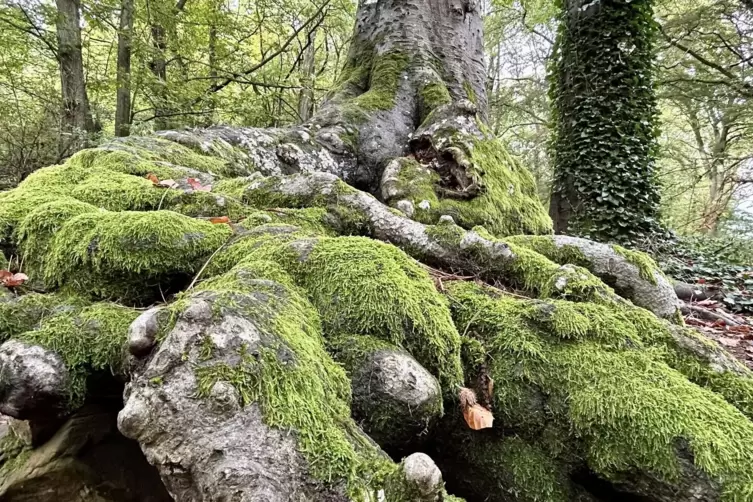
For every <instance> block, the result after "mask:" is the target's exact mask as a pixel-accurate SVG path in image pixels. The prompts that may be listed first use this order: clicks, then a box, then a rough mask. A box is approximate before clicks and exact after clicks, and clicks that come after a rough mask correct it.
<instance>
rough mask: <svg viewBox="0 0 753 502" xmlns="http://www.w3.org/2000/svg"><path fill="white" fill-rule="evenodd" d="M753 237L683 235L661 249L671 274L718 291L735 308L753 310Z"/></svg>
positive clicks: (715, 291)
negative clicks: (752, 238) (752, 239)
mask: <svg viewBox="0 0 753 502" xmlns="http://www.w3.org/2000/svg"><path fill="white" fill-rule="evenodd" d="M751 249H753V247H752V246H751V241H750V239H747V238H733V237H726V238H723V239H714V238H711V237H682V238H679V239H677V240H676V241H675V242H674V243H673V244H672V245H671V246H665V247H663V248H662V249H661V250H660V251H659V260H660V264H661V267H662V268H663V269H664V271H665V272H666V273H667V274H669V275H670V276H672V277H674V278H675V279H677V280H680V281H683V282H687V283H690V284H698V285H699V286H700V287H702V288H705V289H709V290H710V292H712V293H718V294H719V295H720V296H722V297H723V301H724V303H725V304H726V306H727V307H728V308H730V309H732V310H734V311H736V312H743V313H753V253H751Z"/></svg>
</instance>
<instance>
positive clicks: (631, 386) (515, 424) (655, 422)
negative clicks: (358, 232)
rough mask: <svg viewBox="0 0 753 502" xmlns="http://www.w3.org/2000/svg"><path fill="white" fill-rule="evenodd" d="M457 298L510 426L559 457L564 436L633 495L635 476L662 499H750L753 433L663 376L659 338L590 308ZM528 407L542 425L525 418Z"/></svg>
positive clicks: (671, 374)
mask: <svg viewBox="0 0 753 502" xmlns="http://www.w3.org/2000/svg"><path fill="white" fill-rule="evenodd" d="M450 294H451V297H452V298H453V308H454V313H455V322H456V323H458V324H461V325H465V326H467V332H468V333H469V335H470V336H472V337H474V338H475V339H477V340H478V341H479V342H480V343H481V344H482V345H483V346H484V347H485V348H486V350H487V351H488V360H487V364H488V366H489V371H490V373H491V376H492V378H493V379H494V380H495V382H496V384H495V389H496V391H495V395H494V409H495V413H497V415H498V418H499V419H501V421H502V422H503V423H505V426H506V427H510V428H513V429H517V430H519V431H521V434H522V437H523V438H524V439H526V440H527V441H534V442H536V443H537V444H540V445H542V447H545V448H547V450H546V451H548V452H549V453H550V454H551V455H552V456H553V457H554V458H556V457H557V453H558V452H557V451H556V449H555V448H553V446H552V444H551V441H550V439H549V438H550V437H551V435H552V432H551V430H547V429H548V428H551V426H552V425H553V424H555V425H557V429H556V433H555V437H556V438H557V441H558V442H560V443H561V442H563V441H564V442H568V441H571V442H573V441H574V442H575V444H576V445H577V450H576V451H580V452H582V453H581V455H582V457H581V460H582V461H583V462H585V463H587V465H588V466H589V468H590V469H591V470H593V471H594V472H596V473H598V474H599V475H600V476H601V477H603V478H606V479H610V480H613V481H614V482H615V483H618V484H621V485H622V486H623V488H624V489H627V490H628V491H634V492H636V491H637V492H638V493H640V490H641V487H640V483H637V484H631V482H630V479H634V478H631V476H629V475H628V474H629V473H635V472H639V473H640V476H642V478H641V479H643V481H642V482H643V483H647V485H646V486H650V487H651V489H653V490H656V491H657V492H661V493H673V491H674V492H676V493H682V492H683V490H691V489H693V488H694V487H695V488H697V489H699V490H701V492H703V493H705V494H706V496H708V497H711V498H712V499H713V498H715V496H714V494H715V493H716V494H717V495H718V494H721V497H722V500H746V499H748V498H750V497H753V475H752V474H751V471H750V469H749V468H748V465H749V464H750V462H751V460H753V447H751V444H753V422H751V421H750V420H749V419H748V418H747V417H745V415H743V414H742V413H741V412H740V411H739V410H738V409H737V408H735V407H734V406H732V405H731V404H730V403H729V402H727V401H726V400H725V399H724V398H723V397H722V396H721V395H719V394H716V393H714V392H712V391H711V390H708V389H704V388H701V387H699V386H697V385H695V384H693V383H691V382H690V381H689V380H688V378H687V377H686V376H685V375H684V374H683V373H681V372H679V371H677V370H675V369H673V368H671V367H670V366H669V365H667V363H666V362H665V360H664V357H663V356H662V350H658V351H657V349H659V348H660V347H661V343H660V342H659V340H660V339H661V335H657V334H656V333H646V332H643V331H642V330H641V329H640V328H641V326H640V325H639V324H636V322H634V321H632V320H631V319H630V317H629V314H628V315H627V317H622V316H620V315H619V314H615V313H614V312H613V311H611V315H610V310H609V309H604V308H599V307H598V306H593V305H591V306H588V305H586V306H585V307H584V306H583V305H580V304H578V305H571V306H567V307H565V310H562V308H563V307H564V306H565V305H567V304H563V303H557V302H554V303H544V304H542V303H539V302H536V301H527V300H519V299H515V298H512V297H506V296H496V295H495V294H493V293H490V292H489V291H484V290H483V289H481V288H479V287H478V286H475V285H472V284H457V285H453V287H452V288H451V289H450ZM557 311H560V313H559V314H558V313H557ZM604 314H607V315H606V316H605V315H604ZM615 316H616V317H615ZM621 317H622V318H621ZM614 321H617V322H616V323H615V322H614ZM631 324H632V328H633V329H630V328H631ZM664 348H666V347H664ZM532 392H535V393H534V394H532ZM526 403H529V404H526ZM530 403H533V404H534V405H535V406H537V407H540V411H539V413H538V414H536V413H530V411H524V412H523V413H520V412H519V411H518V410H520V408H521V406H523V407H525V406H528V405H530ZM537 416H539V417H548V418H547V419H546V420H545V421H544V420H540V419H537V418H536V417H537ZM696 479H706V481H703V482H702V481H698V482H697V483H696V482H695V481H693V480H696ZM646 480H650V481H646ZM694 483H695V484H694ZM698 483H700V484H701V485H703V486H701V487H698ZM644 489H645V486H644ZM654 496H656V494H654ZM659 499H660V500H674V499H667V498H665V496H659Z"/></svg>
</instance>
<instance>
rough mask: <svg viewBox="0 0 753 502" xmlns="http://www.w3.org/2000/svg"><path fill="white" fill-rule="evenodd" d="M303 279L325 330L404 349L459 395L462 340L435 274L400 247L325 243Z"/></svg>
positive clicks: (309, 260)
mask: <svg viewBox="0 0 753 502" xmlns="http://www.w3.org/2000/svg"><path fill="white" fill-rule="evenodd" d="M294 275H295V276H296V279H297V282H298V284H300V285H301V287H303V288H304V289H305V290H306V292H307V294H308V296H309V298H311V301H312V303H313V304H314V306H316V307H317V310H318V311H319V313H320V315H321V317H322V320H323V323H324V329H325V333H353V334H357V335H369V336H372V337H375V338H378V339H381V340H384V341H387V342H389V343H391V344H394V345H397V346H399V347H404V348H405V349H406V350H407V351H408V352H409V353H410V354H411V355H413V357H415V358H416V360H418V361H419V362H420V363H421V364H422V365H424V366H425V367H426V368H427V369H428V370H429V371H430V372H431V373H433V374H434V375H435V376H437V378H438V379H439V381H440V383H441V384H442V387H443V388H444V389H445V390H446V391H448V392H454V388H455V386H456V385H457V384H459V383H460V382H462V380H463V378H462V370H461V368H460V357H459V356H460V338H459V336H458V333H457V331H456V329H455V326H454V325H453V323H452V320H451V319H450V316H449V310H448V308H447V304H446V301H445V300H444V299H443V298H442V296H441V295H439V294H438V293H437V291H436V290H435V288H434V285H433V283H432V281H431V279H430V278H429V276H428V274H427V273H426V272H425V271H424V270H423V269H421V268H420V267H419V266H418V265H417V264H416V262H415V261H413V260H412V259H411V258H409V257H408V256H406V255H405V254H404V253H403V252H402V251H400V250H398V249H397V248H395V247H393V246H390V245H387V244H383V243H380V242H376V241H373V240H370V239H365V238H358V237H347V238H346V237H342V238H335V239H331V238H330V239H327V238H325V239H320V240H319V241H318V242H317V243H316V244H315V245H314V247H313V249H312V250H311V252H310V253H309V254H308V256H307V257H306V261H305V266H304V267H303V268H302V269H300V270H299V271H298V272H297V274H294Z"/></svg>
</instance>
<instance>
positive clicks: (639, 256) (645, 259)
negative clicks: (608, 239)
mask: <svg viewBox="0 0 753 502" xmlns="http://www.w3.org/2000/svg"><path fill="white" fill-rule="evenodd" d="M612 249H613V250H614V252H615V253H617V254H618V255H620V256H622V257H624V258H625V259H626V260H627V261H629V262H630V263H632V264H633V265H635V266H636V267H637V268H638V272H639V274H640V276H641V278H643V279H645V280H647V281H648V282H650V283H651V284H653V285H654V286H656V284H657V280H656V274H659V275H661V276H662V277H663V276H664V273H663V272H662V271H661V270H660V269H659V267H658V266H657V265H656V262H655V261H654V259H653V258H651V257H650V256H649V255H647V254H646V253H642V252H640V251H633V250H631V249H625V248H624V247H622V246H617V245H613V246H612Z"/></svg>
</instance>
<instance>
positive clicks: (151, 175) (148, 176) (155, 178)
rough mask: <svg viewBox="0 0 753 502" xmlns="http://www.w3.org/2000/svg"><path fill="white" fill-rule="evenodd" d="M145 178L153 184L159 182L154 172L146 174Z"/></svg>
mask: <svg viewBox="0 0 753 502" xmlns="http://www.w3.org/2000/svg"><path fill="white" fill-rule="evenodd" d="M146 179H148V180H149V181H151V182H152V183H154V184H155V185H158V184H159V178H158V177H157V175H156V174H153V173H149V174H147V175H146Z"/></svg>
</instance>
